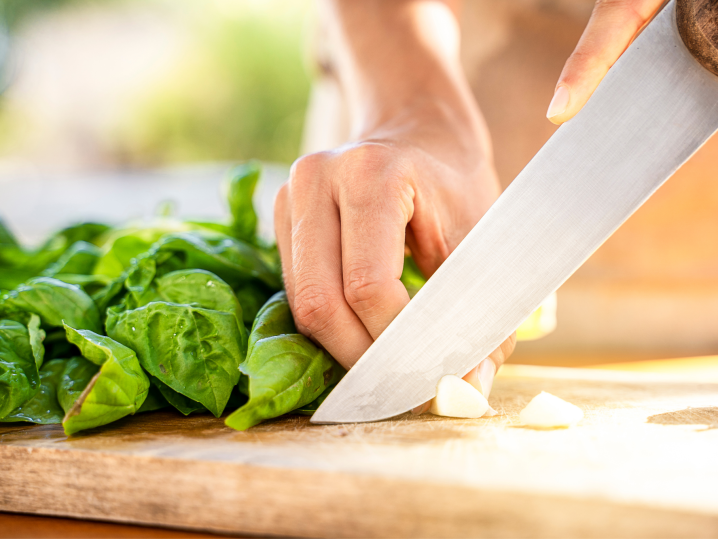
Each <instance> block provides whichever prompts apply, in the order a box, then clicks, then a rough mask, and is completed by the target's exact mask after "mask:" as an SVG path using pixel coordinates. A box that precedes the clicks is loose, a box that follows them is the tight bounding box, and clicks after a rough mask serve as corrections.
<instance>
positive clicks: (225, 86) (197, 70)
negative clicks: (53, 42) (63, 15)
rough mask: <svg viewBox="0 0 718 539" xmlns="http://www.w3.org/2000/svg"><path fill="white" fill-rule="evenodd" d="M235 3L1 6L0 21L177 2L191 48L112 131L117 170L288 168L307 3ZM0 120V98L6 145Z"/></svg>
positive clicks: (3, 0) (7, 2) (159, 0)
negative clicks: (241, 165)
mask: <svg viewBox="0 0 718 539" xmlns="http://www.w3.org/2000/svg"><path fill="white" fill-rule="evenodd" d="M236 1H237V4H236V6H235V7H233V8H232V9H233V12H232V16H223V13H222V12H221V10H217V9H216V6H213V4H212V2H208V3H206V4H203V3H202V2H203V0H200V1H199V3H195V2H193V1H185V2H183V3H179V4H175V5H172V3H171V2H170V3H167V2H164V4H163V0H103V1H102V2H99V1H97V0H0V16H2V18H3V19H4V20H5V21H6V23H7V26H8V27H9V28H10V30H11V32H13V31H16V30H18V29H19V28H21V27H22V25H23V23H25V22H26V21H30V20H31V18H32V17H33V16H36V15H38V14H40V15H42V14H46V13H48V12H50V11H51V10H63V9H64V10H68V9H77V8H82V7H83V6H92V8H93V9H97V8H98V7H99V8H102V6H112V5H113V4H114V5H116V4H118V3H121V2H122V3H124V4H126V5H132V4H133V3H134V4H136V5H141V4H142V3H143V2H154V3H156V4H159V5H160V6H162V5H165V6H169V7H170V8H171V9H178V8H177V6H178V5H179V6H180V8H179V9H182V10H185V9H186V10H187V12H188V15H187V16H186V17H185V19H187V21H189V22H188V25H189V27H190V30H191V33H192V37H193V42H194V43H196V44H197V47H195V48H194V49H193V50H192V51H191V52H190V54H188V56H187V58H184V59H183V60H182V62H181V64H180V65H177V66H175V67H174V68H173V69H172V71H171V73H170V75H169V76H168V77H164V78H163V80H162V82H161V83H160V84H159V85H155V86H153V87H152V88H147V91H146V92H144V93H143V96H142V99H140V100H138V102H137V104H136V106H135V107H134V108H133V110H132V112H131V114H129V115H128V116H127V117H126V118H124V119H123V122H122V123H121V124H120V125H118V126H114V127H113V132H112V133H111V134H110V136H109V138H110V142H109V145H110V146H111V148H112V151H111V154H112V155H113V156H114V157H113V159H114V160H115V164H116V165H119V166H122V167H147V166H159V165H166V164H175V163H183V162H192V161H207V160H209V161H211V160H244V159H249V158H256V159H260V160H264V161H274V162H284V163H290V162H291V161H293V160H294V159H295V158H296V157H297V156H298V154H299V146H300V141H301V134H302V128H303V123H304V114H305V110H306V104H307V99H308V94H309V87H310V73H309V71H310V70H309V69H307V61H306V55H305V51H306V46H305V43H306V41H307V40H306V34H307V21H308V19H309V17H308V16H307V15H308V14H309V11H310V8H311V5H312V4H311V3H310V1H309V0H263V1H261V2H258V1H252V0H236ZM130 38H131V37H128V39H130ZM2 115H3V111H2V101H1V99H0V124H2V125H3V126H4V129H5V130H7V131H6V133H5V135H6V136H4V137H3V139H7V138H10V139H11V138H12V135H11V131H12V129H13V125H11V122H9V121H5V122H3V118H2ZM18 129H20V127H19V126H18ZM110 165H112V163H110Z"/></svg>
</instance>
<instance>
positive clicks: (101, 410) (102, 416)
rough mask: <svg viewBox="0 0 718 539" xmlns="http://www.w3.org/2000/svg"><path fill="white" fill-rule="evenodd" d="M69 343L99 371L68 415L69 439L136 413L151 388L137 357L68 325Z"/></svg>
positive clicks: (107, 340)
mask: <svg viewBox="0 0 718 539" xmlns="http://www.w3.org/2000/svg"><path fill="white" fill-rule="evenodd" d="M65 331H66V332H67V340H68V341H70V342H71V343H72V344H74V345H75V346H77V347H78V348H79V349H80V352H81V353H82V355H83V357H84V358H85V359H88V360H89V361H91V362H92V363H94V364H95V365H98V366H100V370H99V372H98V373H97V374H95V376H93V377H92V379H91V380H90V382H89V384H88V385H87V387H86V388H85V389H84V391H83V392H82V394H81V395H80V396H79V398H78V399H77V400H76V401H75V403H74V404H73V405H72V408H71V409H70V410H69V411H68V412H67V415H66V416H65V419H64V420H63V422H62V425H63V427H64V429H65V433H66V434H67V435H68V436H69V435H71V434H74V433H76V432H78V431H81V430H85V429H91V428H94V427H99V426H101V425H106V424H107V423H111V422H113V421H117V420H118V419H120V418H122V417H125V416H127V415H130V414H134V413H135V412H137V411H138V410H139V409H140V407H141V406H142V403H143V402H144V400H145V398H147V393H148V391H149V389H150V381H149V379H148V378H147V375H146V374H145V373H144V372H143V371H142V368H141V367H140V363H139V361H138V360H137V355H136V354H135V352H134V351H132V350H130V349H129V348H127V347H126V346H123V345H121V344H120V343H118V342H116V341H113V340H112V339H110V338H109V337H104V336H102V335H98V334H97V333H93V332H92V331H88V330H77V329H74V328H72V327H70V326H68V325H65Z"/></svg>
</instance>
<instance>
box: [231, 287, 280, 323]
mask: <svg viewBox="0 0 718 539" xmlns="http://www.w3.org/2000/svg"><path fill="white" fill-rule="evenodd" d="M267 290H268V289H267V288H266V287H264V286H262V285H260V284H259V283H252V284H246V285H243V286H240V287H239V288H237V289H236V290H235V291H234V293H235V295H236V296H237V300H239V304H240V305H241V306H242V318H243V320H244V323H245V324H246V325H248V326H251V325H252V323H253V322H254V319H255V318H257V314H258V313H259V310H260V309H261V308H262V305H264V304H265V303H266V302H267V300H268V299H269V297H270V296H271V295H272V294H271V292H268V291H267Z"/></svg>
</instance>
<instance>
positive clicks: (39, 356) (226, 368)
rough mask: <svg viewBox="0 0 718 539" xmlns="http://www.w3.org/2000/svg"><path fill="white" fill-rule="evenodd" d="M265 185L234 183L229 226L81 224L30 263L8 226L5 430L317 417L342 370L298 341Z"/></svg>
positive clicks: (247, 176)
mask: <svg viewBox="0 0 718 539" xmlns="http://www.w3.org/2000/svg"><path fill="white" fill-rule="evenodd" d="M259 175H260V167H259V166H258V164H256V163H254V162H250V163H246V164H242V165H239V166H237V167H235V168H234V169H233V171H232V173H231V175H230V178H229V182H228V183H229V189H228V192H229V206H230V210H231V215H232V218H231V220H230V221H229V222H227V223H215V222H197V221H182V222H179V221H173V220H169V219H164V220H161V221H159V222H158V223H154V224H152V225H145V226H139V227H126V228H111V227H109V226H107V225H102V224H97V223H84V224H80V225H77V226H73V227H70V228H66V229H64V230H61V231H60V232H58V233H57V234H55V235H53V236H52V237H51V238H50V239H49V240H48V241H47V242H46V243H45V244H44V245H42V246H41V247H40V248H38V249H35V250H28V249H25V248H23V247H22V246H21V245H20V244H19V243H18V242H17V241H16V239H15V238H14V236H13V235H12V233H11V232H10V231H9V230H8V228H7V227H5V226H4V225H3V224H2V222H0V422H15V421H25V422H31V423H39V424H53V423H62V425H63V427H64V430H65V432H66V433H67V434H68V435H71V434H74V433H76V432H78V431H82V430H86V429H91V428H95V427H99V426H101V425H106V424H108V423H111V422H113V421H117V420H118V419H121V418H123V417H125V416H127V415H132V414H135V413H139V412H149V411H152V410H158V409H160V408H168V407H172V408H174V409H176V410H178V411H179V412H180V413H182V414H184V415H189V414H191V413H199V412H210V413H212V414H214V415H215V416H216V417H220V416H222V414H224V413H225V411H227V410H229V411H232V413H231V414H229V415H228V416H227V418H226V420H225V422H226V424H227V425H228V426H230V427H232V428H235V429H238V430H244V429H247V428H249V427H252V426H253V425H256V424H258V423H260V422H261V421H264V420H266V419H270V418H274V417H279V416H281V415H283V414H287V413H290V412H293V413H304V414H311V413H312V412H313V411H314V410H316V408H317V406H318V405H319V404H320V403H321V402H322V400H323V399H324V398H325V397H326V395H327V394H328V392H329V391H331V389H332V388H333V386H334V385H336V383H337V382H338V381H339V379H340V378H341V377H342V376H343V374H344V370H343V369H342V367H341V366H340V365H339V364H338V363H337V362H336V361H335V360H334V359H333V358H332V357H331V356H329V355H328V354H327V353H326V352H325V351H324V350H322V349H321V348H318V347H317V346H316V345H315V344H314V343H313V342H312V341H310V340H309V339H307V338H306V337H304V336H302V335H300V334H298V333H297V330H296V328H295V326H294V322H293V319H292V316H291V312H290V310H289V305H288V303H287V300H286V296H285V295H284V292H282V282H281V272H280V264H279V259H278V255H277V250H276V247H275V246H274V245H268V244H266V243H264V242H263V241H262V240H261V239H260V238H258V236H257V215H256V213H255V210H254V207H253V204H252V196H253V194H254V190H255V186H256V184H257V180H258V179H259ZM419 278H420V277H419ZM420 285H421V283H419V284H418V285H417V286H420Z"/></svg>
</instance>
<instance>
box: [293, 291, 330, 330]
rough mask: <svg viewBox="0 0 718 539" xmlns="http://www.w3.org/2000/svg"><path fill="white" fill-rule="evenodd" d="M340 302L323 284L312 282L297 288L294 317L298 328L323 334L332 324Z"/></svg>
mask: <svg viewBox="0 0 718 539" xmlns="http://www.w3.org/2000/svg"><path fill="white" fill-rule="evenodd" d="M338 309H339V302H338V301H337V300H336V299H335V298H334V297H333V296H332V294H331V293H330V292H329V291H328V290H327V289H326V288H325V287H323V286H321V285H317V284H312V285H309V286H303V287H301V288H297V289H296V290H295V296H294V318H295V321H296V323H297V327H298V329H299V330H300V331H301V332H302V333H305V334H309V335H311V336H321V335H322V334H323V333H326V331H327V330H328V328H329V327H330V326H331V324H332V319H333V317H334V315H335V314H336V312H337V310H338Z"/></svg>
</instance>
